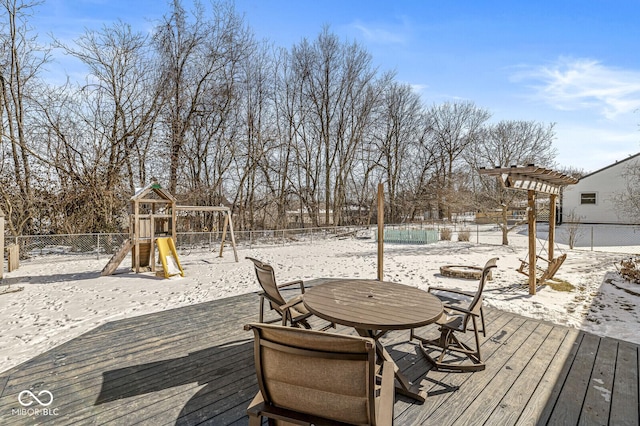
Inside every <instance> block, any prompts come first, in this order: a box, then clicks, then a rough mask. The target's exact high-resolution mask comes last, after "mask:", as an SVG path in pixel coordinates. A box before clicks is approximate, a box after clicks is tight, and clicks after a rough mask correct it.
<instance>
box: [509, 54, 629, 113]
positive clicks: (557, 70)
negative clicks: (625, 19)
mask: <svg viewBox="0 0 640 426" xmlns="http://www.w3.org/2000/svg"><path fill="white" fill-rule="evenodd" d="M513 80H514V81H533V82H534V83H533V84H532V88H533V89H534V90H535V94H534V98H536V99H538V100H542V101H544V102H546V103H548V104H549V105H551V106H552V107H554V108H556V109H559V110H566V111H575V110H584V109H591V110H595V111H597V112H598V113H600V114H602V115H603V116H605V117H606V118H608V119H613V118H615V117H616V116H618V115H620V114H627V113H630V112H634V111H635V110H637V109H638V108H640V71H635V70H624V69H620V68H614V67H607V66H605V65H603V64H602V63H600V62H599V61H596V60H592V59H572V58H560V59H559V60H558V61H557V62H555V63H553V64H550V65H546V66H539V67H535V68H531V69H527V70H524V71H521V72H518V73H517V74H516V75H514V77H513Z"/></svg>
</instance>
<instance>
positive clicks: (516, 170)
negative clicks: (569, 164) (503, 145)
mask: <svg viewBox="0 0 640 426" xmlns="http://www.w3.org/2000/svg"><path fill="white" fill-rule="evenodd" d="M479 173H480V174H481V175H487V176H497V177H500V180H501V182H502V184H503V185H504V187H505V188H512V189H520V190H523V191H536V192H542V193H545V194H553V195H558V194H559V193H560V188H562V187H563V186H566V185H573V184H576V183H578V179H576V178H574V177H573V176H569V175H565V174H564V173H561V172H558V171H555V170H551V169H545V168H543V167H537V166H535V165H533V164H529V165H527V166H511V167H496V168H493V169H487V168H485V167H481V168H480V170H479Z"/></svg>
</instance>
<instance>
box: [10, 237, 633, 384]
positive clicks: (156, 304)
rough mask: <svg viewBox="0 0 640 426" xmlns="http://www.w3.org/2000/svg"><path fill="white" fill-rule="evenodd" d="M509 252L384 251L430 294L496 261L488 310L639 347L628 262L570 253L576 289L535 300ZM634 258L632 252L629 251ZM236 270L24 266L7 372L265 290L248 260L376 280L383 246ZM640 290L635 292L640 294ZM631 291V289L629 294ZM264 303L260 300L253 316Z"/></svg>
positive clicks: (272, 250)
mask: <svg viewBox="0 0 640 426" xmlns="http://www.w3.org/2000/svg"><path fill="white" fill-rule="evenodd" d="M509 240H510V245H509V246H501V245H499V244H500V235H499V233H496V234H495V242H489V243H487V240H486V239H483V242H482V243H481V244H477V243H474V242H459V241H440V242H438V243H435V244H429V245H407V244H390V243H387V244H385V249H384V277H385V280H388V281H395V282H400V283H403V284H407V285H410V286H415V287H419V288H422V289H427V288H428V287H429V286H432V285H437V286H446V287H451V288H456V289H466V290H474V289H475V286H476V285H477V281H475V280H464V279H457V278H449V277H444V276H442V275H441V274H440V271H439V268H440V266H443V265H470V266H482V265H484V263H485V262H486V261H487V260H488V259H489V258H491V257H499V258H500V260H499V261H498V269H497V271H496V272H495V273H494V280H493V281H490V282H489V284H488V287H487V289H486V293H485V303H486V304H487V305H489V306H492V307H495V308H498V309H502V310H505V311H509V312H513V313H517V314H521V315H525V316H529V317H534V318H539V319H544V320H548V321H551V322H554V323H557V324H562V325H566V326H570V327H576V328H580V329H583V330H586V331H589V332H592V333H595V334H598V335H601V336H609V337H614V338H618V339H622V340H627V341H630V342H634V343H638V344H640V333H638V331H637V330H638V326H639V322H640V307H639V302H640V296H636V295H635V294H634V293H638V294H640V285H637V284H629V283H626V282H625V281H624V280H622V279H621V277H620V276H619V275H618V273H617V269H616V267H615V265H614V264H615V263H619V262H620V260H622V259H626V258H629V257H630V256H629V255H628V254H627V255H624V254H620V253H614V252H613V251H614V250H611V252H592V251H588V250H568V249H566V247H565V248H564V249H563V250H564V252H565V253H567V255H568V256H567V260H566V261H565V263H564V265H563V266H562V267H561V268H560V271H559V272H558V274H557V275H556V278H558V279H561V280H564V281H566V282H568V283H570V284H572V285H573V286H574V289H573V290H572V291H555V290H553V289H552V288H551V287H550V286H543V287H541V288H539V289H538V292H537V294H536V295H533V296H532V295H529V291H528V286H527V277H526V276H524V275H522V274H520V273H518V272H517V271H516V269H517V268H518V266H519V265H520V260H519V259H520V258H523V257H524V256H525V255H526V247H527V242H526V236H524V235H520V234H515V233H513V234H510V235H509ZM627 252H628V250H627ZM238 256H239V259H240V262H238V263H236V262H235V261H234V258H233V253H232V251H231V249H230V248H229V249H227V250H225V255H224V257H222V258H220V257H217V251H214V252H209V251H200V252H196V251H193V252H191V253H190V254H189V255H187V256H183V257H181V258H180V261H181V263H182V266H183V268H184V270H185V277H179V276H178V277H173V278H171V279H162V278H157V277H155V276H153V275H151V274H148V273H147V274H134V273H132V272H128V271H127V268H126V265H130V263H131V261H130V259H129V258H126V259H125V260H124V262H123V263H122V264H121V267H120V269H119V270H118V272H124V273H121V274H116V275H112V276H107V277H102V276H100V271H101V270H102V268H103V267H104V265H105V264H106V262H107V260H108V259H107V258H103V259H101V260H95V259H86V260H77V259H72V258H65V257H63V256H58V257H52V259H51V261H50V262H48V263H46V262H42V260H40V261H38V262H28V261H27V262H24V263H23V264H22V265H21V266H20V268H19V269H18V270H16V271H13V272H11V273H7V274H6V275H5V280H4V282H3V285H2V286H1V287H0V292H2V291H4V290H7V284H11V286H10V287H9V288H10V289H12V288H17V287H23V290H22V291H18V292H13V293H5V294H1V295H0V312H1V314H0V372H2V371H5V370H7V369H9V368H11V367H14V366H16V365H18V364H20V363H22V362H24V361H26V360H28V359H30V358H32V357H34V356H36V355H38V354H40V353H43V352H45V351H47V350H49V349H51V348H53V347H55V346H57V345H59V344H61V343H63V342H65V341H68V340H70V339H73V338H75V337H77V336H79V335H81V334H82V333H85V332H86V331H88V330H90V329H92V328H95V327H96V326H98V325H101V324H104V323H106V322H109V321H112V320H117V319H122V318H127V317H132V316H136V315H142V314H147V313H151V312H157V311H161V310H164V309H171V308H176V307H180V306H185V305H190V304H195V303H200V302H205V301H209V300H213V299H219V298H224V297H230V296H234V295H238V294H243V293H248V292H254V291H257V290H258V289H259V287H258V284H257V282H256V279H255V275H254V272H253V266H252V264H251V262H249V261H247V260H245V259H244V258H245V256H250V257H255V258H258V259H261V260H263V261H265V262H268V263H270V264H271V265H272V266H273V267H274V268H275V270H276V274H277V277H278V280H279V281H280V282H285V281H290V280H294V279H299V278H301V279H307V280H308V279H312V278H320V277H355V278H375V277H376V271H377V263H376V243H375V241H374V240H373V239H361V238H355V237H354V236H350V237H345V238H333V239H331V238H330V239H326V240H320V241H317V240H315V241H313V242H304V241H300V242H293V243H291V244H289V245H286V246H283V245H278V246H262V247H253V248H240V249H239V250H238ZM636 287H638V288H637V289H636ZM625 290H628V291H625ZM257 312H258V298H257V297H256V315H257Z"/></svg>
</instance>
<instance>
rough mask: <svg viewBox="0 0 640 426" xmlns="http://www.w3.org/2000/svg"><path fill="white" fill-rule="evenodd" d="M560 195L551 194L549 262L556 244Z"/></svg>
mask: <svg viewBox="0 0 640 426" xmlns="http://www.w3.org/2000/svg"><path fill="white" fill-rule="evenodd" d="M557 199H558V196H557V195H556V194H551V195H550V196H549V250H548V251H549V262H551V261H552V260H553V257H554V252H553V249H554V246H555V242H556V203H557Z"/></svg>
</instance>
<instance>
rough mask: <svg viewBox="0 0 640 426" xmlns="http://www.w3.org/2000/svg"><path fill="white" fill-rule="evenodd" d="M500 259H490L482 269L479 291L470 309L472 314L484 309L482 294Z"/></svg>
mask: <svg viewBox="0 0 640 426" xmlns="http://www.w3.org/2000/svg"><path fill="white" fill-rule="evenodd" d="M498 259H499V258H497V257H494V258H493V259H489V260H488V261H487V263H485V265H484V267H483V268H482V275H481V276H480V282H479V283H478V290H477V291H476V294H475V295H474V297H473V299H472V300H471V303H470V304H469V308H468V309H469V310H470V311H471V312H475V313H478V311H479V310H480V308H481V307H482V292H483V291H484V286H485V284H486V283H487V281H488V279H489V278H488V277H489V274H490V273H491V270H492V269H493V268H496V267H497V266H498V265H497V264H496V262H497V261H498Z"/></svg>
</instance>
